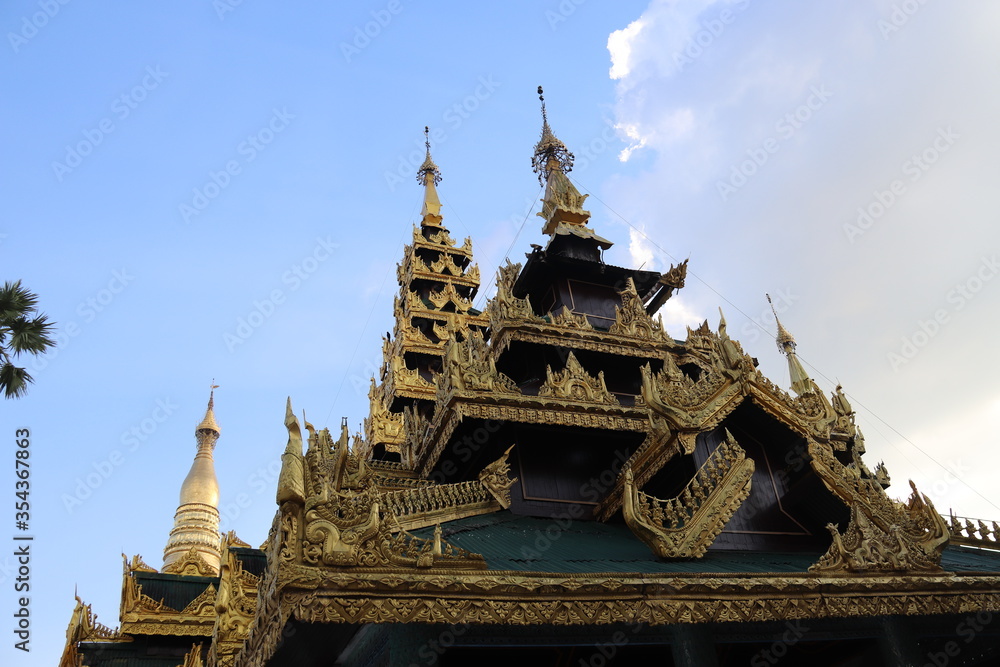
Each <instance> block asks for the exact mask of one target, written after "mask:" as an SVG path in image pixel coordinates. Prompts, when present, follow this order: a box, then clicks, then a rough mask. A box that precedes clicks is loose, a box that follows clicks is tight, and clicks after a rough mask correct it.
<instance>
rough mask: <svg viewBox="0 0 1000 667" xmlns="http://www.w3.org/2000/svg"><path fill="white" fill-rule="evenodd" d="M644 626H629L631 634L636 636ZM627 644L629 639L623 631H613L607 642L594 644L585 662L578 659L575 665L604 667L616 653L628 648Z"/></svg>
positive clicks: (641, 624)
mask: <svg viewBox="0 0 1000 667" xmlns="http://www.w3.org/2000/svg"><path fill="white" fill-rule="evenodd" d="M645 626H646V624H645V623H635V624H632V625H631V626H630V627H631V631H632V634H633V635H634V634H638V633H639V632H641V631H642V629H643V628H644V627H645ZM629 642H630V637H629V636H628V634H627V633H626V632H625V631H624V630H615V631H614V632H613V633H612V634H611V636H610V637H608V641H606V642H597V643H595V644H594V648H595V651H594V653H593V655H591V656H590V658H588V659H586V660H585V659H583V658H580V661H579V662H578V663H577V664H578V665H580V667H604V666H605V665H607V664H608V663H609V662H611V661H613V660H614V659H615V656H616V655H618V652H619V651H620V650H621V649H622V648H624V647H625V646H628V644H629Z"/></svg>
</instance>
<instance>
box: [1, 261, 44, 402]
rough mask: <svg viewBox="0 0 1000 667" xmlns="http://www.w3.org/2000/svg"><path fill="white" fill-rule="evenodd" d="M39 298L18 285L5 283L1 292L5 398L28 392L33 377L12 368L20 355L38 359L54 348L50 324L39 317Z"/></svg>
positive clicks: (2, 373) (2, 361) (16, 396)
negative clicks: (26, 354) (25, 353)
mask: <svg viewBox="0 0 1000 667" xmlns="http://www.w3.org/2000/svg"><path fill="white" fill-rule="evenodd" d="M37 305H38V297H37V296H35V295H34V294H33V293H32V292H31V291H29V290H28V289H27V288H25V287H22V286H21V281H20V280H17V281H15V282H9V281H8V282H5V283H4V284H3V287H2V288H0V390H2V391H3V394H4V398H20V397H21V396H24V395H25V394H26V393H27V392H28V385H29V384H30V383H31V382H32V377H31V375H30V374H29V373H28V371H26V370H25V369H23V368H18V367H17V366H15V365H14V363H13V362H14V360H15V359H17V358H18V357H19V356H20V355H21V354H22V353H24V352H29V353H31V354H34V355H39V354H42V353H43V352H45V350H47V349H48V348H49V347H52V346H53V345H55V341H54V340H52V333H53V332H52V327H53V326H54V323H53V322H49V320H48V317H46V316H45V315H44V314H41V313H38V312H37V311H38V309H37Z"/></svg>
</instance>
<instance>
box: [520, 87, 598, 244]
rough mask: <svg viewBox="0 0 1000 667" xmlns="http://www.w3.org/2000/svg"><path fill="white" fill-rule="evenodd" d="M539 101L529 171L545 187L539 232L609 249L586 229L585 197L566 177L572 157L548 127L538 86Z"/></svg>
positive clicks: (540, 90) (587, 216)
mask: <svg viewBox="0 0 1000 667" xmlns="http://www.w3.org/2000/svg"><path fill="white" fill-rule="evenodd" d="M538 100H539V101H540V102H541V104H542V135H541V137H540V138H539V139H538V143H537V144H535V153H534V155H533V156H532V158H531V168H532V169H533V170H534V172H535V173H536V174H538V182H539V183H541V184H542V185H544V186H545V196H544V197H543V198H542V210H541V212H540V213H538V216H540V217H541V218H543V219H544V220H545V224H544V226H543V227H542V232H543V233H545V234H548V235H550V236H555V235H556V234H571V235H574V236H579V237H580V238H584V239H588V240H590V241H593V242H594V243H596V245H597V246H599V247H601V248H604V249H607V248H610V247H611V245H612V244H611V242H610V241H608V240H607V239H603V238H601V237H599V236H597V235H596V234H595V233H594V232H593V230H591V229H588V228H587V226H586V225H587V221H588V220H589V219H590V211H585V210H584V208H583V205H584V202H585V201H586V199H587V195H583V194H580V191H579V190H577V189H576V186H575V185H573V183H572V181H570V180H569V177H568V176H567V175H566V174H568V173H569V172H570V171H572V169H573V160H574V157H573V154H572V153H571V152H570V151H569V149H567V148H566V144H564V143H563V142H561V141H559V139H558V138H557V137H556V135H555V133H554V132H553V131H552V128H551V127H550V126H549V116H548V113H547V112H546V110H545V95H544V94H543V91H542V87H541V86H539V87H538Z"/></svg>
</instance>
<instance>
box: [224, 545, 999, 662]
mask: <svg viewBox="0 0 1000 667" xmlns="http://www.w3.org/2000/svg"><path fill="white" fill-rule="evenodd" d="M272 565H273V564H272ZM265 586H267V583H266V582H265ZM271 590H273V591H274V593H273V594H272V595H271V596H270V597H269V598H268V599H266V600H264V601H262V604H261V605H260V606H259V608H258V616H257V618H256V619H255V623H254V626H253V628H252V629H251V632H250V636H249V638H248V640H247V643H246V646H245V648H244V649H243V650H242V651H241V653H240V655H239V657H238V659H237V661H236V665H238V666H239V667H262V666H263V665H264V664H266V663H267V661H268V660H269V659H270V657H271V656H272V655H273V654H274V651H275V650H276V648H277V646H278V643H279V642H280V641H281V637H282V634H281V633H282V629H283V628H284V627H285V624H286V622H287V621H288V620H290V619H295V620H297V621H300V622H305V623H336V624H365V623H439V624H456V623H468V624H483V625H494V626H548V627H551V626H588V625H607V624H620V623H644V624H648V625H655V626H666V625H673V624H680V623H684V624H686V623H741V622H762V621H785V620H794V619H822V618H851V617H877V616H892V615H906V616H920V615H930V614H960V613H968V612H970V611H989V612H998V611H1000V578H998V577H995V576H980V575H969V576H954V575H950V574H939V575H921V576H907V575H896V574H882V575H878V574H876V575H871V576H867V577H864V578H844V577H825V576H819V575H815V574H809V573H802V574H788V573H784V574H742V573H711V574H704V573H688V572H679V573H670V574H648V573H593V574H577V573H567V574H553V573H548V574H547V573H538V572H521V571H495V570H488V571H484V572H476V573H463V572H456V571H452V572H446V573H419V572H412V571H411V572H402V571H394V572H386V571H382V572H356V571H353V572H343V571H333V570H325V571H319V572H317V571H316V570H315V569H314V568H304V567H301V566H294V565H287V566H283V567H281V569H280V572H276V573H275V575H274V583H273V584H272V585H271Z"/></svg>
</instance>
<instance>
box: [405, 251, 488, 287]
mask: <svg viewBox="0 0 1000 667" xmlns="http://www.w3.org/2000/svg"><path fill="white" fill-rule="evenodd" d="M435 250H438V251H439V252H440V249H439V248H435ZM457 256H459V257H464V255H462V254H459V255H457ZM452 257H453V256H452V255H451V254H449V253H447V252H442V254H441V256H440V257H439V258H438V259H437V260H435V261H433V262H431V263H430V264H427V263H426V262H425V261H424V260H423V259H421V258H420V257H419V256H418V255H417V254H416V253H415V252H414V247H413V246H407V247H406V250H405V251H404V254H403V261H402V262H400V264H399V265H398V266H397V268H396V278H397V280H398V281H399V284H400V285H410V284H412V283H413V281H414V280H428V281H431V282H446V281H453V282H454V283H455V284H456V285H463V286H466V287H471V288H473V289H474V290H475V289H478V288H479V281H480V274H479V267H478V266H477V265H472V266H470V267H468V269H464V268H462V266H460V265H459V264H457V263H456V262H455V261H454V259H452Z"/></svg>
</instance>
